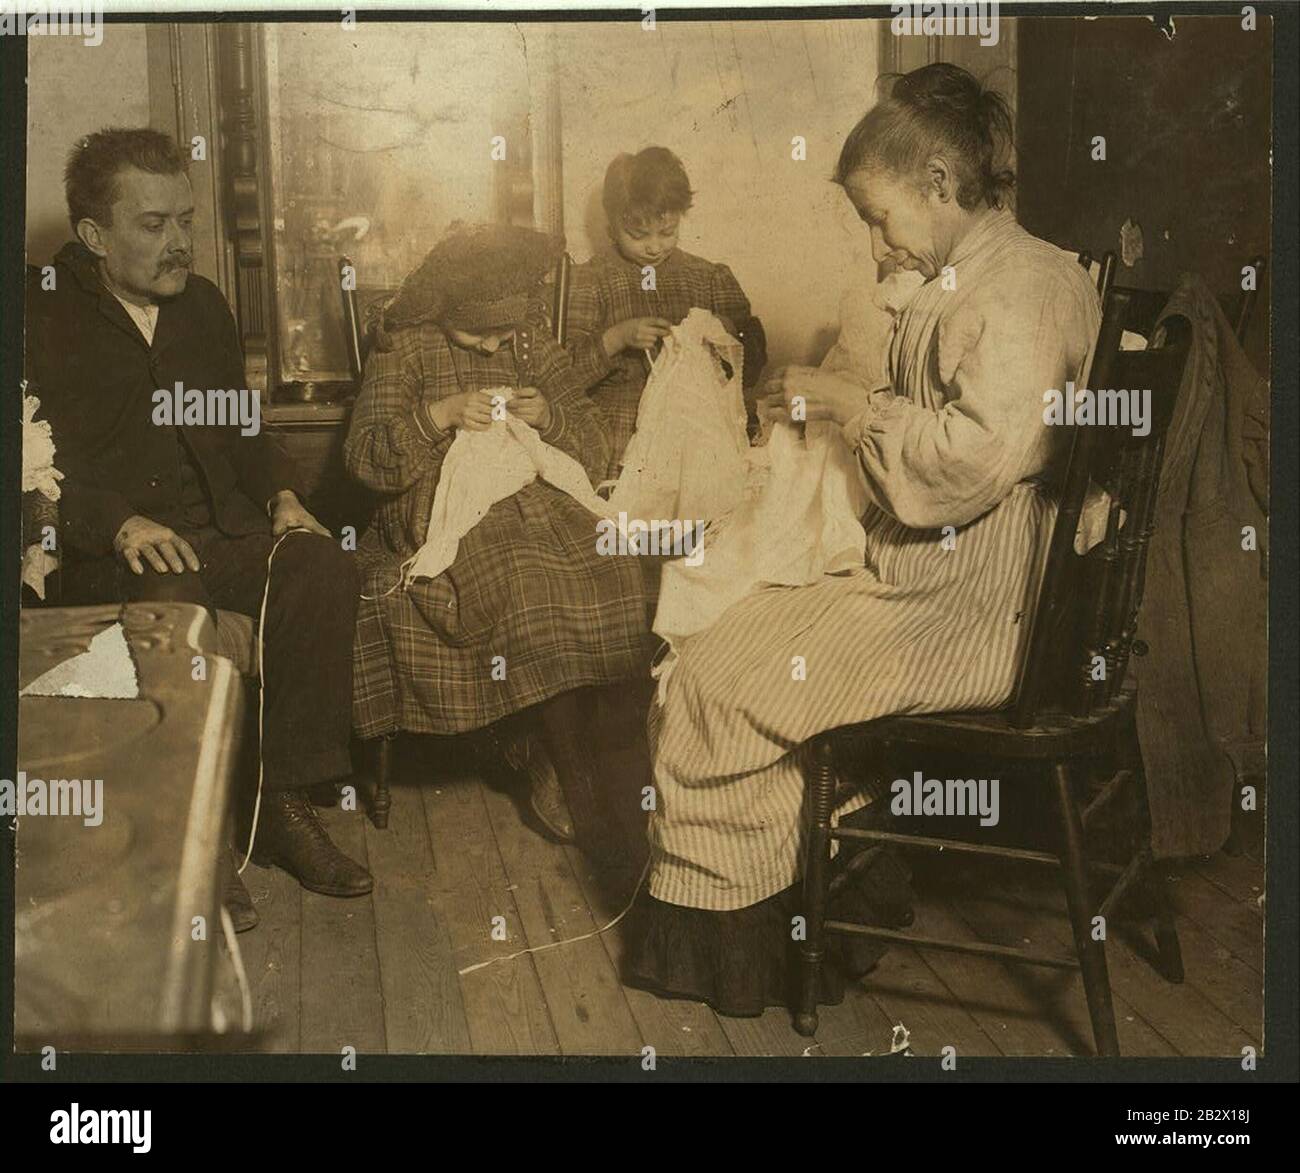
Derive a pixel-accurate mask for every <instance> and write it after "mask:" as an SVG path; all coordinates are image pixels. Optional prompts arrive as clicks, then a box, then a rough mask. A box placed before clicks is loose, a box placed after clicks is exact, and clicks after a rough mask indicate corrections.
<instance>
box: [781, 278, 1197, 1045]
mask: <svg viewBox="0 0 1300 1173" xmlns="http://www.w3.org/2000/svg"><path fill="white" fill-rule="evenodd" d="M1103 268H1105V266H1104V265H1103ZM1110 271H1111V273H1113V264H1112V266H1111V267H1110ZM1166 301H1167V296H1166V295H1156V296H1155V298H1154V300H1153V298H1152V297H1149V296H1148V295H1146V294H1144V293H1142V292H1140V291H1137V290H1131V289H1123V288H1114V287H1110V288H1108V290H1107V293H1106V297H1105V301H1104V313H1103V318H1102V323H1101V328H1100V331H1099V335H1098V342H1097V347H1096V350H1095V357H1094V360H1093V364H1092V370H1091V372H1090V374H1089V377H1088V380H1087V383H1086V385H1087V386H1088V387H1090V388H1120V387H1123V388H1132V387H1137V388H1150V389H1151V398H1152V404H1151V412H1152V417H1153V418H1152V426H1151V430H1150V433H1149V434H1148V435H1147V436H1144V437H1135V436H1133V435H1131V432H1130V429H1129V428H1124V427H1101V426H1089V427H1078V428H1075V429H1074V435H1073V437H1072V440H1071V447H1070V453H1069V460H1068V464H1067V467H1066V472H1065V480H1064V483H1063V486H1062V489H1061V496H1060V505H1059V511H1058V514H1057V519H1056V522H1055V527H1054V529H1053V532H1052V538H1051V543H1050V548H1049V553H1048V559H1047V565H1046V570H1045V574H1044V579H1043V583H1042V586H1041V588H1040V592H1039V597H1038V601H1037V604H1036V606H1035V609H1034V614H1033V618H1032V624H1031V627H1030V634H1029V642H1028V646H1027V652H1026V655H1025V659H1024V662H1023V665H1022V668H1021V672H1020V677H1019V681H1018V685H1017V688H1016V690H1015V694H1014V700H1013V702H1012V704H1011V706H1010V707H1009V708H1008V709H1005V710H998V711H991V712H971V713H941V714H933V715H921V716H900V717H886V718H883V719H880V720H877V721H872V722H869V723H866V724H863V725H857V726H849V727H842V728H840V729H835V730H831V731H829V732H827V733H824V734H822V735H820V736H818V737H817V738H814V739H813V740H812V741H811V742H809V743H808V744H806V745H805V746H804V748H803V753H804V759H803V760H804V774H805V779H806V785H807V791H806V793H807V803H808V807H809V833H808V841H807V855H806V863H805V868H804V880H803V885H804V895H803V907H804V912H805V917H806V934H807V936H806V940H805V941H804V943H803V944H802V946H801V965H800V971H801V972H800V983H799V992H798V1005H797V1007H796V1011H795V1018H794V1025H795V1028H796V1029H797V1030H798V1031H799V1033H800V1034H803V1035H812V1034H814V1033H815V1031H816V1029H817V1005H816V996H817V990H818V984H819V970H820V968H821V966H822V964H823V960H824V958H825V950H826V934H828V933H838V934H856V935H860V936H865V937H873V938H876V939H879V940H885V941H893V942H897V943H901V944H912V945H917V946H920V947H922V948H926V949H938V950H946V951H952V952H958V953H967V954H975V955H978V956H985V957H992V958H996V959H998V960H1000V961H1016V962H1024V963H1028V964H1033V965H1043V966H1051V967H1056V968H1062V969H1079V970H1081V971H1082V976H1083V984H1084V990H1085V992H1086V994H1087V999H1088V1011H1089V1015H1090V1018H1091V1022H1092V1029H1093V1034H1094V1037H1095V1040H1096V1046H1097V1050H1098V1052H1099V1053H1100V1054H1102V1055H1118V1054H1119V1042H1118V1039H1117V1037H1116V1031H1115V1017H1114V1010H1113V1007H1112V1004H1111V993H1110V983H1109V978H1108V976H1107V970H1106V957H1105V949H1104V944H1103V943H1102V942H1101V941H1097V940H1094V939H1093V922H1094V917H1096V916H1104V917H1109V916H1110V914H1111V912H1112V911H1113V910H1114V909H1115V907H1116V906H1117V904H1118V903H1119V901H1120V900H1121V899H1122V898H1123V896H1124V895H1125V894H1126V893H1127V892H1128V891H1130V890H1131V889H1132V888H1133V887H1134V885H1135V884H1137V883H1138V882H1139V881H1145V882H1146V883H1147V884H1148V885H1149V886H1150V887H1149V889H1148V890H1154V894H1155V895H1156V896H1157V897H1160V896H1163V890H1162V889H1161V888H1160V877H1159V875H1158V874H1155V873H1152V872H1150V870H1149V864H1150V855H1149V852H1148V853H1145V854H1144V853H1143V852H1141V851H1139V852H1138V853H1137V855H1135V857H1134V859H1133V860H1132V861H1130V863H1129V864H1128V865H1127V866H1123V867H1119V866H1114V865H1099V866H1093V867H1091V868H1090V865H1089V862H1088V860H1087V858H1086V856H1085V851H1084V830H1085V826H1086V824H1087V823H1088V822H1089V821H1090V819H1091V818H1092V817H1093V816H1094V814H1095V813H1096V812H1097V811H1098V810H1099V809H1100V808H1101V807H1103V806H1104V805H1105V804H1106V803H1108V802H1110V801H1111V800H1112V799H1113V798H1114V795H1115V793H1117V792H1118V790H1119V789H1120V787H1121V785H1122V783H1123V778H1122V775H1117V776H1116V778H1114V779H1112V781H1111V783H1110V784H1109V785H1108V786H1107V787H1106V788H1105V789H1104V790H1103V791H1102V793H1101V794H1099V795H1098V797H1097V798H1096V799H1095V800H1094V801H1093V803H1092V804H1091V805H1090V806H1089V807H1088V809H1087V810H1084V811H1082V812H1081V811H1080V807H1079V804H1078V800H1077V797H1076V792H1075V784H1076V782H1077V781H1078V774H1079V768H1080V767H1082V766H1083V765H1084V764H1085V763H1089V762H1091V761H1093V760H1095V759H1097V758H1099V757H1101V756H1102V755H1104V754H1106V753H1108V752H1110V751H1111V750H1113V749H1114V748H1115V747H1116V746H1118V745H1119V744H1120V739H1121V738H1122V737H1123V736H1124V735H1125V733H1126V732H1127V731H1131V729H1132V727H1133V721H1134V700H1135V693H1134V691H1133V689H1132V688H1131V687H1127V686H1126V685H1125V670H1126V666H1127V663H1128V658H1129V656H1130V655H1131V654H1137V655H1140V654H1142V652H1143V650H1144V649H1143V648H1142V646H1141V645H1140V643H1138V642H1136V641H1135V638H1134V632H1135V628H1136V622H1137V614H1138V608H1139V605H1140V603H1141V600H1142V583H1143V574H1144V569H1145V559H1146V551H1147V545H1148V542H1149V540H1150V537H1151V532H1152V524H1153V518H1154V512H1155V502H1156V490H1157V487H1158V484H1159V478H1160V467H1161V462H1162V457H1163V452H1164V436H1165V432H1166V430H1167V428H1168V425H1169V421H1170V419H1171V418H1172V415H1173V411H1174V406H1175V403H1176V401H1177V397H1178V393H1179V387H1180V384H1181V382H1182V378H1183V371H1184V367H1185V364H1186V361H1187V356H1188V351H1189V346H1190V339H1191V324H1190V322H1188V321H1187V319H1186V318H1183V317H1181V316H1178V317H1170V318H1167V319H1166V320H1165V321H1164V322H1163V323H1162V324H1161V328H1160V331H1159V333H1158V334H1156V333H1155V331H1154V327H1155V323H1156V315H1157V314H1158V313H1159V312H1160V310H1161V309H1162V308H1163V305H1164V304H1165V302H1166ZM1153 306H1154V308H1152V307H1153ZM1126 329H1127V330H1132V331H1135V332H1138V333H1142V334H1145V335H1146V336H1147V337H1148V338H1151V339H1152V342H1151V344H1149V345H1148V348H1147V349H1146V350H1141V351H1122V350H1120V348H1119V347H1120V338H1121V334H1122V331H1124V330H1126ZM1090 480H1091V481H1093V482H1095V483H1096V484H1099V485H1104V486H1105V487H1106V488H1107V490H1108V492H1109V493H1110V495H1111V499H1112V504H1111V507H1110V510H1109V515H1108V523H1107V528H1106V536H1105V539H1104V540H1103V541H1102V543H1101V544H1100V545H1099V546H1098V547H1096V548H1095V549H1094V550H1093V551H1092V552H1091V553H1090V554H1088V555H1086V556H1079V555H1076V554H1075V552H1074V537H1075V533H1076V530H1077V527H1078V523H1079V518H1080V513H1081V510H1082V506H1083V501H1084V496H1085V493H1086V491H1087V488H1088V484H1089V481H1090ZM1121 511H1123V514H1124V515H1125V520H1124V521H1123V523H1122V524H1121ZM1098 665H1101V666H1103V667H1102V669H1101V671H1100V672H1099V671H1098ZM1098 675H1100V676H1101V679H1094V677H1095V676H1098ZM899 747H902V748H907V749H911V750H913V751H924V750H931V751H943V752H950V751H955V752H957V753H961V754H969V755H971V756H972V757H973V758H975V759H977V760H980V759H982V760H984V761H987V762H988V763H990V764H997V765H1003V764H1014V765H1015V766H1016V767H1018V768H1019V769H1020V770H1024V771H1026V772H1027V773H1032V774H1034V775H1038V776H1041V777H1042V778H1043V780H1044V782H1046V784H1047V788H1048V790H1049V791H1050V797H1051V800H1052V802H1053V804H1054V805H1055V807H1056V815H1057V822H1058V827H1057V835H1056V839H1057V844H1058V845H1057V848H1056V850H1055V851H1042V850H1030V849H1022V848H1018V847H1005V846H997V845H991V844H987V843H971V842H962V841H958V840H953V839H944V838H935V837H929V836H918V835H902V834H897V833H894V832H891V831H883V830H865V829H863V830H860V829H854V828H849V827H838V828H834V827H832V826H831V822H830V820H831V812H832V810H833V809H834V808H835V806H836V805H837V799H838V797H839V795H838V794H837V780H838V775H839V771H838V770H837V762H838V761H843V760H844V757H845V752H844V751H846V750H848V749H856V750H858V751H859V752H860V751H861V750H862V749H863V748H866V749H868V750H875V751H877V752H879V751H881V750H883V749H896V748H899ZM970 773H971V774H973V775H975V776H977V777H979V776H985V775H986V773H987V772H986V770H985V769H984V768H983V767H981V768H980V769H979V770H978V771H977V770H975V768H974V767H972V768H971V770H970ZM846 789H847V788H846ZM833 840H849V841H857V842H861V843H864V844H867V845H875V850H879V849H880V847H881V846H883V845H884V844H896V845H900V846H904V847H909V848H918V849H925V850H932V851H945V852H957V853H964V854H972V855H976V856H985V857H990V858H994V859H1002V860H1008V861H1012V860H1014V861H1019V862H1031V863H1034V864H1044V865H1048V866H1051V867H1054V868H1057V869H1059V872H1060V875H1061V880H1062V884H1063V886H1064V889H1065V898H1066V905H1067V908H1068V910H1069V917H1070V922H1071V927H1072V929H1073V935H1074V945H1075V956H1074V957H1069V956H1053V955H1047V954H1041V953H1037V952H1033V951H1031V950H1028V949H1021V948H1017V947H1012V946H1004V945H994V944H986V943H982V942H978V941H954V940H940V939H934V938H926V937H920V936H915V935H911V934H908V933H904V932H901V931H897V930H894V929H884V928H876V927H872V926H867V925H861V924H855V923H850V922H847V921H839V920H830V919H827V917H826V905H827V899H828V889H829V887H830V885H829V883H828V877H829V867H830V862H831V855H830V850H831V844H832V841H833ZM874 853H875V852H874V851H873V849H872V847H870V846H868V847H867V849H866V850H863V851H860V852H859V853H858V854H857V856H856V857H855V859H854V860H853V861H851V862H850V864H849V866H848V869H847V872H846V874H845V875H842V876H841V877H840V878H839V879H837V885H838V884H839V883H843V882H846V881H847V879H848V876H849V875H851V874H852V873H853V872H855V871H857V870H858V869H859V868H860V867H862V866H865V864H866V862H867V860H868V859H869V857H870V856H871V855H872V854H874ZM1090 870H1092V871H1094V872H1097V873H1100V874H1105V875H1107V876H1114V877H1116V878H1115V882H1114V884H1113V886H1112V887H1111V889H1110V892H1109V893H1108V894H1107V895H1106V896H1105V898H1104V899H1103V900H1101V901H1100V902H1096V901H1094V899H1093V897H1092V895H1091V892H1090V888H1089V871H1090ZM1156 939H1157V945H1158V947H1159V949H1160V954H1161V959H1162V968H1163V969H1165V970H1166V971H1167V972H1168V975H1169V976H1171V977H1173V978H1174V979H1175V980H1177V979H1178V978H1180V977H1181V956H1180V954H1179V952H1178V938H1177V933H1176V930H1175V928H1174V924H1173V918H1172V914H1170V913H1169V911H1168V905H1167V903H1165V902H1163V901H1161V902H1159V903H1158V905H1157V916H1156Z"/></svg>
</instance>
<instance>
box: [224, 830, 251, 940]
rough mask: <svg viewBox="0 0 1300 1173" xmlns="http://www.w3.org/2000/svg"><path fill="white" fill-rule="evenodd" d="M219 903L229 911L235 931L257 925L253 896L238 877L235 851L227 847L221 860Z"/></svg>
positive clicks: (242, 931) (241, 931)
mask: <svg viewBox="0 0 1300 1173" xmlns="http://www.w3.org/2000/svg"><path fill="white" fill-rule="evenodd" d="M221 903H222V905H223V906H224V907H225V909H226V911H227V912H228V913H230V923H231V924H233V925H234V926H235V932H237V933H246V932H248V930H249V929H254V928H256V927H257V921H258V916H257V909H256V908H254V907H253V898H252V897H251V896H250V895H249V894H248V889H247V888H245V887H244V881H243V880H241V879H240V878H239V864H238V863H236V861H235V853H234V851H233V850H232V849H230V848H227V849H226V853H225V856H224V857H223V858H222V861H221Z"/></svg>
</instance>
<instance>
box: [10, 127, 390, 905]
mask: <svg viewBox="0 0 1300 1173" xmlns="http://www.w3.org/2000/svg"><path fill="white" fill-rule="evenodd" d="M187 162H188V160H187V159H186V157H185V156H184V155H183V154H182V153H181V151H180V150H179V149H178V148H177V146H176V144H175V143H174V142H173V141H172V140H171V139H170V138H169V137H167V136H166V135H164V134H161V133H159V132H157V131H154V130H148V129H140V130H117V129H113V130H104V131H101V132H99V133H98V134H92V135H90V136H89V137H87V138H84V139H82V140H81V142H80V143H79V144H78V145H77V146H76V147H75V148H74V150H73V152H72V154H71V156H70V157H69V160H68V165H67V169H66V172H65V189H66V195H67V203H68V216H69V219H70V220H71V222H72V229H73V232H74V233H75V234H76V240H74V241H71V242H69V243H68V244H67V245H65V246H64V247H63V248H62V249H61V250H60V251H59V253H58V255H57V256H56V257H55V260H54V265H53V274H52V279H50V278H51V275H50V274H49V271H48V270H46V271H45V275H44V277H43V276H42V272H41V271H39V270H29V273H30V276H29V280H28V291H27V378H28V390H29V391H30V392H31V393H32V394H36V395H38V396H39V397H40V400H41V405H42V410H43V412H44V413H45V414H46V415H47V417H48V419H49V420H50V422H51V424H52V426H53V433H54V439H55V443H56V444H57V446H58V451H59V464H60V468H61V470H62V471H63V472H64V477H65V479H64V481H63V499H62V502H61V505H62V527H61V535H60V542H61V545H62V547H63V549H62V550H61V553H62V556H63V584H64V589H63V602H65V603H104V602H116V601H123V602H127V601H142V602H144V601H149V602H158V601H168V600H171V601H185V602H193V603H199V604H201V605H203V606H204V607H206V608H208V609H209V611H215V610H216V609H218V608H222V609H226V610H229V611H235V612H239V613H242V614H244V615H248V616H251V617H252V618H253V620H254V622H258V621H259V620H260V621H261V625H262V637H263V651H262V672H263V680H262V729H263V736H262V745H261V747H260V750H261V754H262V765H263V780H262V794H261V796H260V804H259V807H258V817H257V826H256V841H255V844H254V858H255V859H257V860H258V861H259V862H266V863H276V864H279V865H280V866H281V867H283V868H284V869H285V870H286V871H288V872H290V873H291V874H293V875H294V876H295V877H297V879H298V880H299V881H300V882H301V883H302V885H303V886H304V887H306V888H309V889H311V890H313V891H316V892H322V893H325V894H327V895H331V896H360V895H364V894H365V893H367V892H369V891H370V889H371V878H370V876H369V874H368V873H367V872H366V870H365V869H364V868H362V867H361V866H359V865H358V864H357V863H355V862H354V861H353V860H351V859H349V858H348V857H347V856H346V855H344V854H343V853H342V852H340V851H339V850H338V848H337V847H335V845H334V844H333V843H332V842H331V841H330V839H329V836H328V835H327V834H326V832H325V830H324V828H323V827H322V826H321V824H320V822H319V819H318V817H317V815H316V812H315V810H314V809H313V807H312V804H311V800H310V797H309V793H308V792H309V790H312V789H313V788H315V789H316V792H317V793H318V794H319V793H320V792H321V788H322V787H323V788H324V789H325V790H328V791H331V792H332V791H333V785H332V784H333V782H334V780H336V779H339V778H342V777H346V776H347V775H348V774H350V773H351V763H350V757H349V752H348V740H349V735H350V729H351V707H352V638H353V628H354V623H355V614H356V602H357V576H356V572H355V570H354V568H353V566H352V561H351V558H350V556H349V555H348V554H346V553H345V552H344V551H343V550H342V549H341V547H340V545H339V543H338V542H336V541H334V540H333V539H332V538H331V537H330V535H329V531H328V530H326V529H325V528H324V527H323V526H322V525H321V524H320V523H319V522H318V521H317V520H316V519H315V518H314V517H313V516H312V515H311V514H310V513H309V512H308V511H307V509H306V508H305V507H304V505H303V503H302V500H301V495H300V493H299V492H298V491H297V486H298V485H299V478H298V473H297V470H296V469H295V467H294V465H293V463H292V461H290V459H289V458H288V457H287V456H286V455H285V453H284V452H282V451H281V450H280V449H279V447H278V446H277V445H276V444H275V442H274V441H273V440H272V439H271V438H270V437H268V436H266V435H265V434H263V433H262V432H261V430H260V418H261V416H260V403H259V402H258V401H257V400H256V394H257V393H256V392H249V391H248V390H247V389H246V388H247V380H246V378H245V375H244V365H243V357H242V354H241V351H240V344H239V335H238V333H237V330H236V326H235V322H234V318H233V317H232V315H231V312H230V309H229V307H228V306H227V305H226V302H225V300H224V298H223V297H222V295H221V293H220V292H219V291H218V290H217V288H216V286H214V285H213V284H212V283H211V282H210V281H207V280H205V279H204V278H203V277H200V276H197V275H195V274H192V273H190V271H189V270H190V265H191V263H192V260H193V252H192V248H191V224H192V220H193V216H194V199H193V196H192V194H191V190H190V183H189V179H188V178H187V176H186V165H187ZM177 389H183V390H187V391H188V390H192V389H193V390H198V391H199V392H200V394H201V396H203V397H205V399H204V404H203V409H202V410H199V409H198V407H195V408H194V409H193V411H192V412H191V411H186V412H184V413H179V412H173V411H172V410H170V409H171V408H172V407H173V406H174V405H175V399H174V398H173V399H172V402H171V403H165V402H164V401H165V400H166V399H168V398H169V397H172V396H174V394H175V392H176V390H177ZM209 389H213V390H209ZM221 391H224V392H225V393H226V394H225V395H224V397H223V396H221V395H219V394H218V392H221ZM160 392H161V393H160ZM163 393H165V394H163ZM191 398H193V399H197V397H191ZM236 407H237V408H238V409H237V410H236ZM200 416H201V417H202V419H201V422H199V419H200ZM277 543H278V545H277ZM273 548H274V550H275V553H274V555H273V556H272V550H273ZM268 573H269V578H270V583H269V587H268V585H267V579H268ZM264 592H265V599H264ZM263 615H264V618H263ZM195 735H196V736H197V735H198V730H196V731H195ZM225 903H226V905H227V907H228V908H230V910H231V912H232V916H233V918H234V920H235V922H236V925H237V927H239V928H251V927H252V925H253V924H255V923H256V920H257V917H256V913H255V912H254V911H253V907H252V903H251V901H250V900H249V899H248V895H247V893H246V892H245V891H244V889H243V885H242V884H241V883H240V882H239V880H238V877H237V875H236V874H235V872H234V869H233V867H231V868H230V869H229V873H228V875H227V880H226V883H225Z"/></svg>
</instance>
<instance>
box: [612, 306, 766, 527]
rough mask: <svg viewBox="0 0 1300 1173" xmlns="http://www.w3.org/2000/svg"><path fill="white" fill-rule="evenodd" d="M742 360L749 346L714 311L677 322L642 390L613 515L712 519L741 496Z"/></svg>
mask: <svg viewBox="0 0 1300 1173" xmlns="http://www.w3.org/2000/svg"><path fill="white" fill-rule="evenodd" d="M743 361H744V348H743V347H742V346H741V344H740V343H739V342H738V341H737V340H736V339H734V338H733V337H731V335H730V334H728V333H727V329H726V327H725V326H723V324H722V323H721V322H720V321H719V320H718V319H717V318H716V317H715V316H714V315H713V314H711V313H710V312H709V311H708V310H704V309H699V308H695V309H692V310H691V311H690V313H688V314H687V315H686V317H685V319H684V320H683V321H682V323H681V324H680V325H678V326H674V327H673V330H672V333H671V334H670V335H669V336H668V337H667V338H665V339H664V342H663V349H662V350H661V351H660V353H659V357H658V358H657V359H656V360H655V363H654V367H653V369H652V370H651V372H650V378H649V379H648V380H647V382H646V385H645V390H644V391H643V392H642V394H641V403H640V405H639V406H638V408H637V417H636V431H635V432H634V433H633V435H632V439H631V440H629V441H628V445H627V449H626V451H625V452H624V454H623V470H622V472H621V473H620V474H619V478H618V482H617V484H616V485H615V486H614V491H613V492H612V493H611V494H610V497H609V511H610V515H611V516H613V517H617V516H618V515H619V514H620V513H621V514H623V515H625V516H626V517H629V518H640V519H644V520H647V521H649V520H652V519H659V520H663V521H671V520H677V519H680V520H682V521H695V520H700V521H712V520H713V519H715V518H718V517H721V516H722V515H723V514H725V513H727V512H728V511H730V510H731V509H733V508H734V507H735V506H736V505H738V504H739V503H740V502H741V500H742V499H743V497H744V494H745V486H746V480H747V477H748V472H749V439H748V437H747V436H746V434H745V400H744V391H743V389H742V383H741V375H742V370H741V368H742V364H743ZM724 362H725V363H726V365H727V367H730V374H728V373H727V370H726V369H725V368H724V367H723V363H724Z"/></svg>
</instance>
